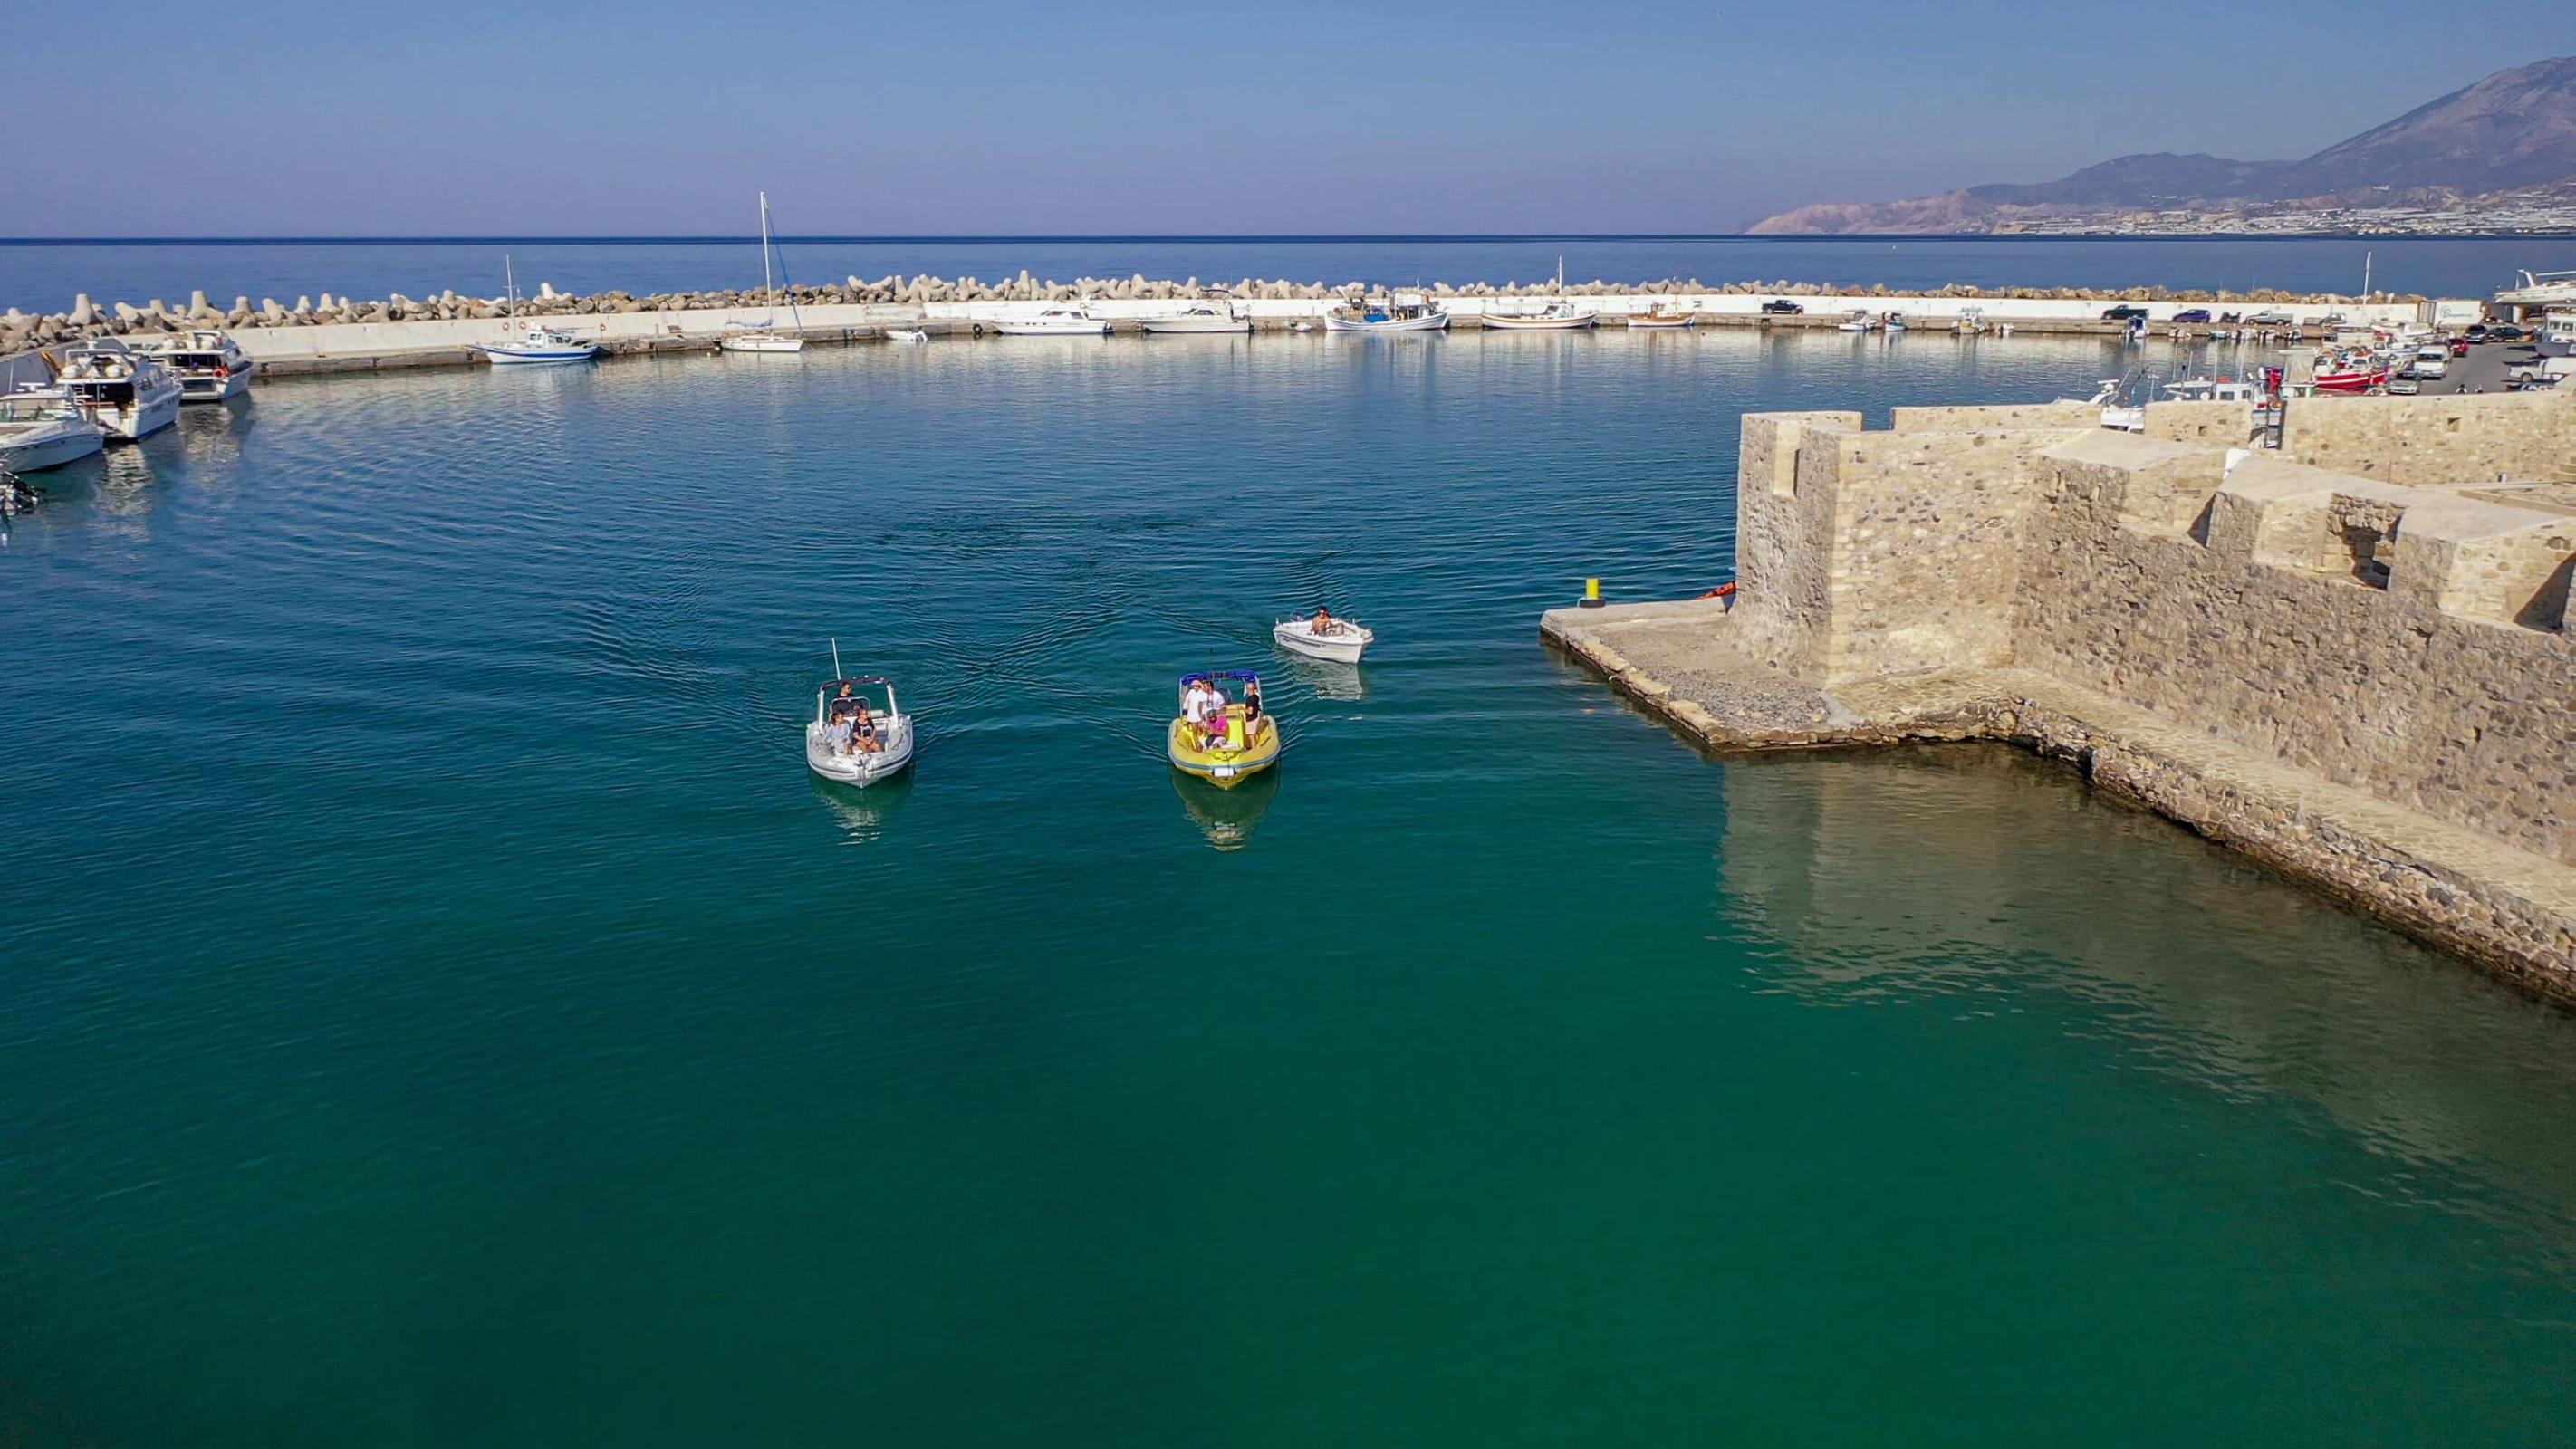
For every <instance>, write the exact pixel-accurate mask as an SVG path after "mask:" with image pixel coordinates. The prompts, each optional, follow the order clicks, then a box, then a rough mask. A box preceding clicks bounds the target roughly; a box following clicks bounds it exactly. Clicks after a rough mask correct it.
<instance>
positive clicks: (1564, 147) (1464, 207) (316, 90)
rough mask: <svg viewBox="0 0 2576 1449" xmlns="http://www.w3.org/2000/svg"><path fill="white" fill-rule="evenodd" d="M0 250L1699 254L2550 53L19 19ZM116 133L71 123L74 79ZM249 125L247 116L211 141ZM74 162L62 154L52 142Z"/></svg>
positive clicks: (2092, 21)
mask: <svg viewBox="0 0 2576 1449" xmlns="http://www.w3.org/2000/svg"><path fill="white" fill-rule="evenodd" d="M7 43H8V47H9V50H10V51H11V53H12V60H13V63H12V64H11V65H10V66H9V68H8V69H9V72H10V76H11V87H12V91H13V95H12V97H11V100H10V103H9V105H10V111H11V113H12V114H13V115H14V116H16V117H18V118H19V119H20V120H21V121H22V123H27V122H33V121H35V120H36V119H37V118H45V119H46V121H47V122H49V124H48V125H47V127H46V129H45V130H44V131H43V132H42V133H41V137H42V139H41V141H40V140H39V135H38V134H37V133H34V132H31V131H30V130H29V129H28V127H27V126H26V125H24V124H22V126H21V128H20V131H19V135H18V136H17V138H16V140H17V143H18V144H16V145H14V146H13V147H12V151H11V160H10V165H9V169H10V173H11V177H10V182H9V185H8V187H7V188H6V191H7V194H8V195H9V196H10V198H11V201H10V203H9V204H7V205H6V206H5V208H0V235H16V236H71V235H81V236H102V235H126V236H133V235H156V236H160V235H170V236H200V235H257V236H276V235H333V236H382V235H464V234H497V233H508V234H544V235H572V234H590V235H600V234H677V233H727V234H734V233H740V232H742V231H744V230H746V229H748V227H749V226H750V224H751V192H752V191H753V189H754V188H756V187H764V186H765V187H767V188H768V190H769V191H770V193H771V196H772V200H773V203H774V205H775V206H776V207H777V208H778V210H779V212H780V222H781V226H782V228H783V229H785V230H789V231H793V232H802V233H823V232H831V233H864V234H923V233H946V234H960V233H1003V234H1029V233H1068V232H1079V233H1130V234H1132V233H1169V232H1188V233H1228V234H1243V233H1287V232H1297V233H1312V232H1361V233H1388V232H1443V233H1448V232H1493V231H1506V232H1527V231H1580V232H1603V231H1727V230H1735V229H1738V228H1740V227H1741V226H1743V225H1744V224H1746V223H1748V222H1750V221H1752V220H1755V219H1757V218H1759V217H1761V216H1763V215H1766V214H1768V213H1770V212H1774V211H1778V210H1783V209H1785V208H1787V207H1790V206H1793V205H1798V204H1801V203H1804V202H1808V201H1827V200H1875V199H1883V198H1887V197H1893V196H1913V195H1922V194H1927V193H1932V192H1938V191H1944V190H1949V189H1951V188H1954V187H1958V186H1965V185H1973V184H1976V183H1978V182H1984V181H2035V180H2042V179H2046V178H2048V177H2052V176H2056V175H2060V174H2062V173H2064V172H2066V171H2070V170H2073V169H2074V168H2076V167H2078V166H2083V165H2087V164H2090V163H2091V162H2094V161H2098V160H2103V159H2106V158H2108V157H2111V156H2114V155H2120V154H2124V153H2128V152H2133V151H2161V150H2171V151H2210V152H2214V153H2217V154H2221V155H2229V156H2236V157H2243V158H2255V159H2269V158H2274V157H2285V156H2299V155H2305V154H2307V153H2308V152H2311V151H2314V150H2316V149H2318V148H2320V147H2322V146H2325V145H2327V144H2330V143H2332V142H2334V141H2336V140H2339V139H2341V138H2342V137H2344V136H2346V135H2348V134H2350V133H2352V132H2353V131H2356V130H2359V129H2361V128H2363V127H2366V126H2369V125H2373V124H2376V123H2377V122H2379V121H2382V120H2385V119H2388V118H2390V117H2392V116H2395V115H2397V114H2399V113H2400V112H2403V111H2405V110H2407V109H2409V108H2411V107H2413V106H2415V105H2418V104H2421V103H2422V102H2424V101H2427V100H2430V99H2432V98H2433V97H2435V96H2437V95H2440V94H2442V93H2444V92H2446V91H2449V90H2453V89H2456V88H2457V87H2459V86H2462V85H2466V84H2468V83H2469V82H2471V81H2473V80H2475V79H2477V78H2478V77H2479V76H2482V75H2485V74H2487V73H2488V72H2490V71H2493V70H2497V69H2501V68H2503V67H2505V66H2508V65H2517V64H2521V63H2523V62H2525V61H2529V60H2535V59H2539V58H2541V57H2544V56H2549V55H2557V54H2565V53H2568V52H2570V51H2576V19H2571V18H2569V14H2568V11H2567V8H2566V7H2563V6H2559V5H2555V4H2550V3H2546V0H2542V3H2537V4H2534V3H2514V4H2498V3H2487V0H2406V3H2392V0H2330V3H2329V0H2252V3H2248V0H2233V3H2225V4H2217V3H2203V0H2157V3H2154V4H2149V5H2125V6H2123V5H2108V6H2106V5H2098V4H2082V3H2037V0H2021V3H2006V0H1805V3H1797V4H1764V5H1750V4H1742V3H1736V0H1719V3H1717V4H1714V5H1689V4H1673V3H1657V0H1601V3H1594V4H1589V5H1579V6H1578V5H1564V4H1558V5H1550V6H1539V5H1530V4H1522V3H1517V0H1499V3H1487V4H1468V3H1448V0H1437V3H1418V0H1386V3H1376V4H1358V3H1341V0H1334V3H1327V4H1309V5H1298V6H1271V7H1243V6H1238V7H1223V6H1211V5H1195V4H1173V3H1161V0H1096V3H1094V4H1091V5H1087V6H1086V5H1066V4H1022V3H1016V0H1003V3H976V0H966V3H958V4H952V5H942V6H929V5H906V6H884V5H875V4H859V5H835V4H825V3H807V0H763V3H760V4H756V5H748V6H741V7H728V8H724V9H721V10H718V9H714V8H711V7H708V6H705V5H703V4H679V3H667V0H628V3H623V4H616V5H594V4H580V5H575V4H553V5H549V4H544V3H538V4H527V3H521V4H516V5H507V6H503V5H490V4H483V3H478V0H457V3H444V4H437V5H424V6H411V7H394V6H382V7H379V6H376V5H370V4H364V3H360V4H351V3H346V0H343V3H338V4H318V3H310V0H214V3H208V0H193V3H189V4H167V3H161V0H118V3H115V4H112V5H101V6H75V5H68V4H60V3H54V4H26V5H22V6H18V7H14V8H13V13H12V14H11V16H10V19H9V22H8V25H7ZM100 95H112V96H124V97H131V98H132V99H133V100H134V102H135V103H136V110H135V112H134V117H133V122H132V123H131V124H110V125H107V126H88V125H77V126H76V125H74V124H73V123H71V122H70V121H69V119H68V118H69V117H71V116H72V115H75V114H77V113H78V112H79V111H80V110H81V109H82V108H83V107H84V106H85V105H88V104H90V102H89V101H87V100H85V99H84V98H85V97H88V98H95V97H98V96H100ZM237 113H238V114H246V115H247V116H248V117H249V118H250V119H249V122H248V124H247V125H246V126H241V127H239V128H237V129H235V128H231V127H228V126H226V125H225V124H224V123H223V121H222V118H223V117H225V116H227V115H231V114H237ZM75 137H76V138H77V139H76V140H75V139H74V138H75Z"/></svg>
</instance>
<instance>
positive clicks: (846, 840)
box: [805, 770, 912, 845]
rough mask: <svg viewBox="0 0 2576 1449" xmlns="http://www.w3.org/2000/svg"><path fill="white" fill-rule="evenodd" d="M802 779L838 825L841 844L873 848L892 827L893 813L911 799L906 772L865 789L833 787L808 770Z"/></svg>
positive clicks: (907, 773)
mask: <svg viewBox="0 0 2576 1449" xmlns="http://www.w3.org/2000/svg"><path fill="white" fill-rule="evenodd" d="M805 778H806V780H807V781H808V782H810V783H811V784H812V785H813V787H814V798H815V799H817V800H820V801H822V802H823V805H824V808H826V809H828V810H830V811H831V812H832V818H833V820H834V821H835V822H836V823H838V824H839V825H840V827H841V843H842V844H843V845H873V844H875V843H876V842H878V841H880V840H883V839H884V838H885V837H886V835H887V833H888V832H889V831H891V830H892V829H893V828H894V815H895V812H896V811H898V810H900V809H902V808H903V802H904V801H906V800H909V799H911V798H912V771H910V770H906V771H904V772H903V773H902V774H900V775H897V776H895V777H894V778H893V779H891V780H881V781H879V782H877V783H876V784H874V785H870V786H868V787H866V788H865V789H859V788H855V787H852V786H849V785H839V784H834V783H833V782H832V781H830V780H826V779H824V778H823V777H822V776H820V775H817V774H815V773H813V772H812V771H810V770H809V771H807V772H806V774H805Z"/></svg>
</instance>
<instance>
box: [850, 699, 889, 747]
mask: <svg viewBox="0 0 2576 1449" xmlns="http://www.w3.org/2000/svg"><path fill="white" fill-rule="evenodd" d="M858 704H859V707H858V708H857V709H856V710H854V711H852V712H851V715H850V748H851V749H853V750H855V751H857V752H858V753H860V754H862V755H873V754H875V753H876V752H877V751H879V750H882V749H884V748H885V741H883V740H881V739H879V738H877V720H876V716H875V715H872V714H870V713H868V702H867V701H866V700H864V699H863V700H860V701H859V702H858Z"/></svg>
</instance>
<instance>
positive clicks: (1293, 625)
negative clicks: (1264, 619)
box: [1270, 619, 1377, 664]
mask: <svg viewBox="0 0 2576 1449" xmlns="http://www.w3.org/2000/svg"><path fill="white" fill-rule="evenodd" d="M1270 637H1271V639H1272V640H1273V641H1275V642H1276V643H1277V644H1278V645H1279V647H1280V648H1282V649H1285V650H1287V651H1288V652H1289V653H1291V654H1303V655H1305V656H1306V657H1307V658H1309V659H1329V660H1331V661H1332V662H1334V663H1335V664H1357V663H1359V662H1360V652H1361V651H1362V650H1364V649H1366V648H1368V646H1369V645H1371V644H1373V643H1376V642H1377V635H1376V634H1375V633H1374V632H1372V631H1370V630H1368V629H1364V628H1361V627H1360V626H1359V625H1357V624H1353V623H1350V622H1349V621H1347V620H1344V621H1342V622H1341V625H1340V627H1339V628H1337V629H1335V630H1334V631H1333V632H1332V633H1330V634H1324V635H1317V634H1316V633H1314V632H1313V630H1312V629H1311V628H1309V627H1308V625H1307V624H1306V622H1305V621H1304V620H1300V619H1288V620H1283V621H1281V622H1280V623H1278V624H1275V625H1273V626H1271V630H1270Z"/></svg>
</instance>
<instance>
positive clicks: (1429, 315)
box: [1324, 292, 1449, 332]
mask: <svg viewBox="0 0 2576 1449" xmlns="http://www.w3.org/2000/svg"><path fill="white" fill-rule="evenodd" d="M1448 326H1449V314H1448V313H1447V312H1446V311H1443V310H1442V309H1440V308H1438V307H1435V306H1433V305H1432V304H1431V299H1430V298H1429V297H1426V296H1424V295H1423V294H1421V293H1420V292H1398V293H1396V294H1394V295H1393V296H1392V297H1386V298H1382V299H1381V298H1369V299H1363V300H1361V301H1357V302H1351V303H1346V304H1344V305H1343V306H1339V307H1336V308H1334V309H1333V310H1331V311H1329V312H1327V313H1325V314H1324V330H1325V331H1327V332H1441V331H1446V330H1447V329H1448Z"/></svg>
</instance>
